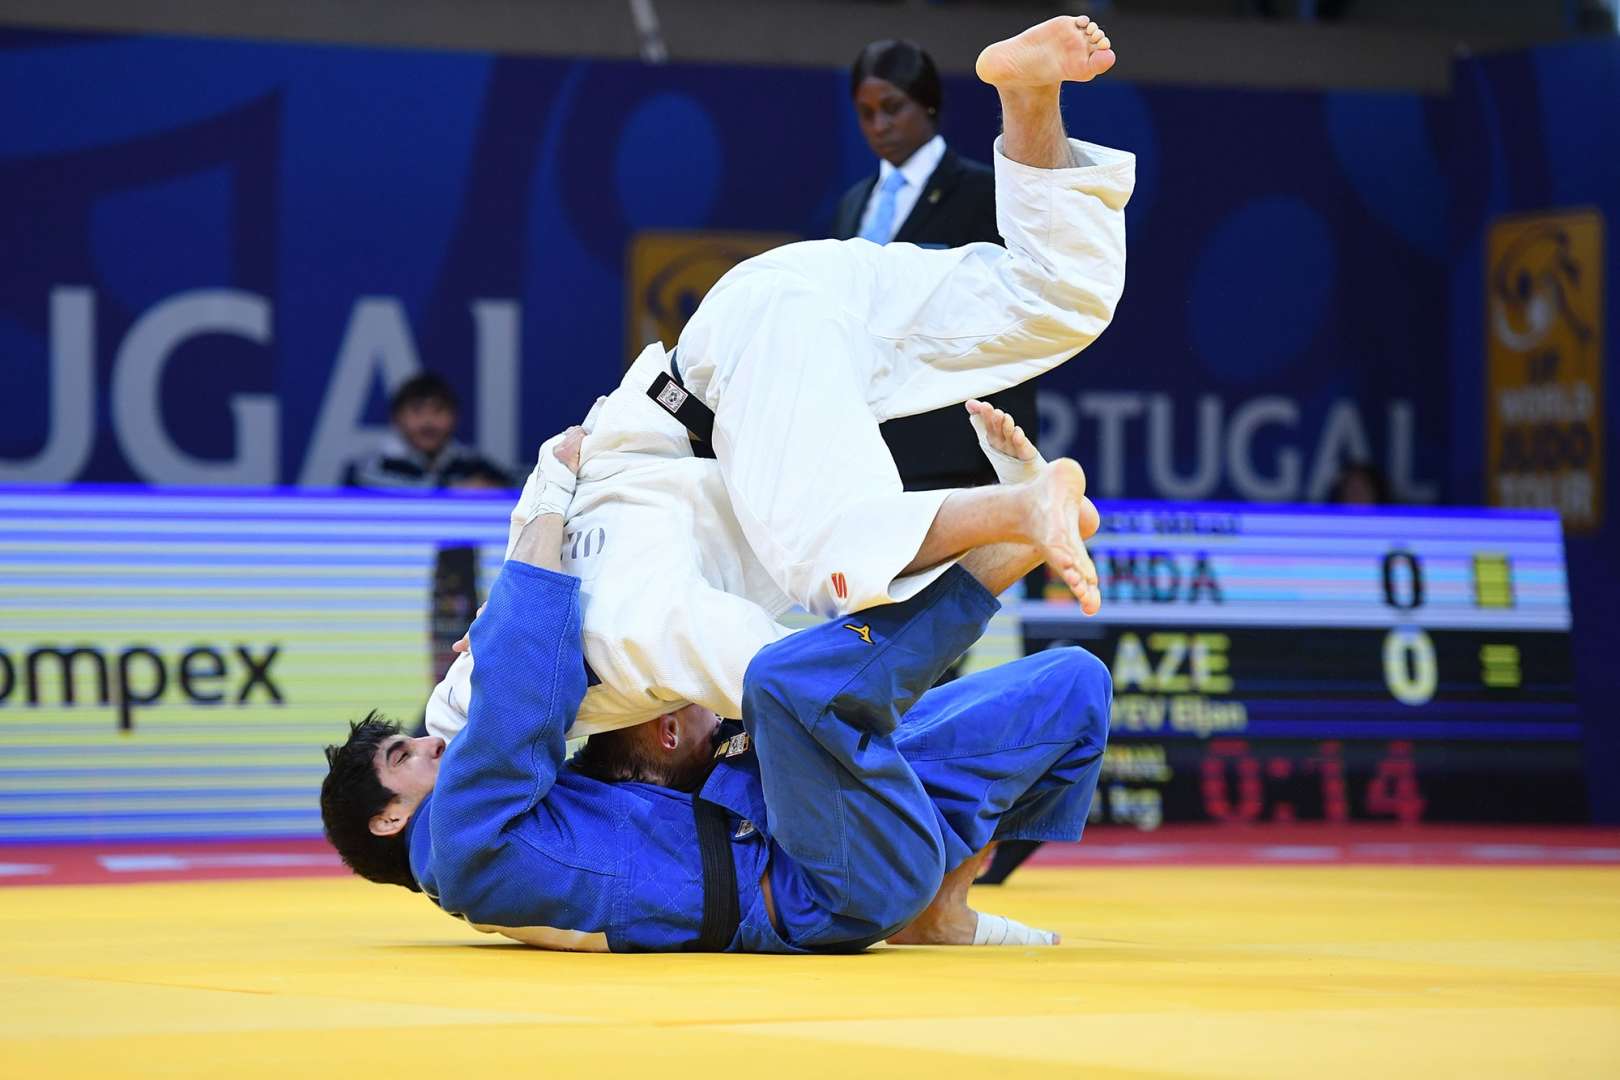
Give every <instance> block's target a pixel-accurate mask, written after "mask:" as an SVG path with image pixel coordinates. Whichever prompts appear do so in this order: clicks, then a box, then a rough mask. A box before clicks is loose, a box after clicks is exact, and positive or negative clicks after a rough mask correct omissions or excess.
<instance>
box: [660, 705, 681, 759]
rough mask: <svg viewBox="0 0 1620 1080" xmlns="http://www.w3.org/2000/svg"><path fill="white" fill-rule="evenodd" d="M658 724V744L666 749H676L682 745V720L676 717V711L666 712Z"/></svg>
mask: <svg viewBox="0 0 1620 1080" xmlns="http://www.w3.org/2000/svg"><path fill="white" fill-rule="evenodd" d="M655 722H656V723H657V724H658V728H657V731H658V745H659V747H660V748H661V749H664V750H676V749H679V748H680V745H681V722H680V721H679V720H677V719H676V718H675V714H674V713H668V712H667V713H665V714H664V715H663V716H660V717H659V718H658V719H657V721H655Z"/></svg>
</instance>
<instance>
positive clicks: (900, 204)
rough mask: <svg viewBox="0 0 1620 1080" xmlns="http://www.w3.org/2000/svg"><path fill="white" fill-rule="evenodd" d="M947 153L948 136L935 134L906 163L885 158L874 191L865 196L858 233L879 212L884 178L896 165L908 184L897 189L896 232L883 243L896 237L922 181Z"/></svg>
mask: <svg viewBox="0 0 1620 1080" xmlns="http://www.w3.org/2000/svg"><path fill="white" fill-rule="evenodd" d="M944 156H945V136H943V135H935V136H934V137H933V138H932V139H929V140H928V141H927V142H925V143H923V144H922V145H921V146H919V147H918V148H917V152H916V153H914V154H912V155H911V156H910V157H908V158H907V159H906V163H905V164H904V165H900V166H895V165H891V164H889V163H888V162H887V161H884V162H883V163H882V164H880V165H879V166H878V178H877V183H875V184H873V185H872V193H871V194H870V195H868V196H867V197H866V209H865V211H863V212H862V214H861V224H860V228H858V229H856V230H855V235H856V236H861V235H863V234H864V233H865V232H866V228H867V226H869V225H871V224H872V218H873V217H874V216H875V215H876V214H877V205H878V199H879V197H880V196H881V193H882V191H883V182H884V181H885V180H887V179H888V178H889V174H890V173H892V172H894V171H895V169H896V168H898V169H899V170H900V175H901V176H904V177H905V178H906V186H905V187H903V188H901V189H900V190H899V191H897V192H895V193H894V232H891V233H890V234H889V235H888V236H885V237H884V238H883V241H884V243H888V242H889V241H890V240H893V239H894V234H895V233H898V232H899V231H900V227H901V226H902V225H904V224H905V223H906V218H908V217H910V216H911V211H912V210H913V209H914V208H915V207H916V205H917V200H918V199H920V198H921V197H922V192H923V185H924V184H926V183H928V178H929V177H930V176H933V175H934V170H935V169H937V168H939V163H940V160H941V159H942V158H944Z"/></svg>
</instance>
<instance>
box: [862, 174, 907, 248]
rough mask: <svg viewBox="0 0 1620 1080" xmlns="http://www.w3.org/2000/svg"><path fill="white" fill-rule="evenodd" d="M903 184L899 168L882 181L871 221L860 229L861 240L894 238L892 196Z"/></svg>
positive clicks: (880, 241)
mask: <svg viewBox="0 0 1620 1080" xmlns="http://www.w3.org/2000/svg"><path fill="white" fill-rule="evenodd" d="M905 186H906V174H905V173H903V172H901V171H900V170H899V169H895V170H894V171H893V172H891V173H890V174H889V178H888V179H887V180H885V181H883V186H882V187H880V188H878V204H877V212H876V213H874V214H873V215H872V223H871V224H870V225H868V226H867V227H866V228H864V229H862V230H861V239H862V240H870V241H872V243H874V244H887V243H888V242H889V241H890V240H892V239H894V197H895V196H896V195H898V194H900V189H901V188H903V187H905Z"/></svg>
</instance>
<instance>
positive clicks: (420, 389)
mask: <svg viewBox="0 0 1620 1080" xmlns="http://www.w3.org/2000/svg"><path fill="white" fill-rule="evenodd" d="M423 401H437V402H439V403H441V404H442V405H444V407H445V408H447V409H449V410H450V411H451V412H460V411H461V406H460V403H459V402H457V400H456V392H455V391H454V390H452V389H451V388H450V384H449V383H447V382H445V381H444V380H443V379H442V378H440V377H439V376H437V375H435V374H433V373H432V372H431V371H424V372H423V373H422V374H420V375H414V376H412V377H411V378H409V379H406V380H405V381H404V382H403V383H401V384H400V387H399V389H398V390H395V391H394V396H393V397H392V398H390V399H389V402H388V414H389V415H390V416H398V415H399V410H401V409H403V408H405V406H407V405H415V404H417V403H419V402H423Z"/></svg>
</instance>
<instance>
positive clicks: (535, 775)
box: [322, 19, 1111, 951]
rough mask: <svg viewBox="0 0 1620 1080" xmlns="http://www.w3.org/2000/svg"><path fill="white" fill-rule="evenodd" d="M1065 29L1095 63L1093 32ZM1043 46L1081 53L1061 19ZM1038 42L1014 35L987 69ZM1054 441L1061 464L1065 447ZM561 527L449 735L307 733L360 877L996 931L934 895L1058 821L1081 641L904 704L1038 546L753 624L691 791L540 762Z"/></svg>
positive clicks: (719, 921) (830, 933)
mask: <svg viewBox="0 0 1620 1080" xmlns="http://www.w3.org/2000/svg"><path fill="white" fill-rule="evenodd" d="M1043 26H1045V27H1047V28H1051V27H1053V26H1057V27H1059V29H1057V30H1053V31H1052V32H1051V33H1049V34H1048V37H1049V38H1052V37H1057V36H1062V35H1068V34H1072V33H1073V32H1074V31H1075V29H1076V24H1075V23H1074V21H1072V20H1069V21H1063V20H1053V21H1052V23H1051V24H1043ZM1078 28H1079V29H1080V32H1081V34H1082V35H1084V34H1087V33H1089V34H1090V36H1091V43H1090V61H1094V60H1095V57H1096V54H1097V51H1098V50H1099V49H1102V50H1106V49H1107V43H1106V39H1100V35H1099V34H1098V33H1097V32H1096V31H1095V29H1094V28H1093V29H1091V30H1089V31H1088V30H1086V29H1085V28H1086V24H1085V21H1084V20H1083V19H1082V20H1079V22H1078ZM1042 29H1043V28H1036V31H1035V32H1032V33H1037V36H1039V33H1038V32H1040V31H1042ZM1028 36H1029V35H1024V36H1021V38H1020V39H1014V41H1013V42H1012V43H1003V46H1006V45H1009V44H1014V45H1015V43H1017V42H1019V41H1022V40H1023V38H1024V37H1028ZM1099 39H1100V41H1101V44H1100V45H1099V43H1098V42H1099ZM1063 49H1064V50H1067V51H1068V52H1070V53H1074V52H1076V51H1078V54H1079V56H1080V57H1081V58H1082V62H1090V61H1087V60H1086V49H1085V47H1084V44H1083V42H1082V45H1081V46H1079V47H1071V46H1070V45H1069V44H1067V43H1065V45H1064V46H1063ZM1053 51H1054V50H1053V49H1050V48H1043V47H1042V46H1041V45H1040V44H1039V43H1037V44H1036V46H1035V48H1034V49H1033V51H1031V50H1029V49H1026V50H1024V52H1023V54H1022V55H1020V54H1019V48H1018V47H1016V45H1015V47H1014V48H1012V49H1011V51H1010V53H1009V52H1004V53H1003V55H1002V57H1001V60H1002V61H1003V73H1004V74H1005V73H1006V71H1008V70H1012V69H1019V68H1020V65H1021V64H1022V63H1024V62H1026V61H1027V62H1030V63H1032V64H1033V66H1034V67H1035V68H1039V67H1040V65H1041V64H1042V63H1045V62H1046V61H1047V60H1050V59H1051V56H1050V55H1036V54H1042V53H1045V54H1050V53H1052V52H1053ZM1058 51H1062V50H1058ZM986 55H989V51H988V50H987V54H986ZM1066 62H1067V61H1058V62H1057V63H1056V64H1054V65H1053V70H1050V71H1042V70H1036V71H1034V73H1033V75H1032V78H1033V80H1034V83H1035V86H1034V88H1033V89H1031V90H1030V91H1029V93H1030V94H1031V95H1032V96H1033V97H1034V98H1037V99H1040V103H1039V105H1038V109H1037V111H1039V112H1042V113H1044V114H1046V115H1047V116H1049V117H1050V119H1051V121H1052V126H1053V128H1054V131H1053V134H1054V136H1055V137H1056V138H1057V139H1058V140H1061V139H1062V132H1061V125H1060V124H1059V123H1057V117H1056V108H1055V105H1056V83H1057V81H1059V80H1058V79H1056V78H1048V76H1051V75H1053V74H1054V72H1055V68H1056V66H1059V65H1061V64H1062V63H1066ZM1109 62H1111V60H1110V61H1109ZM982 67H983V60H982V59H981V68H982ZM1020 70H1021V69H1020ZM981 73H982V72H981ZM1043 79H1044V80H1046V81H1042V80H1043ZM998 88H999V89H1001V90H1002V91H1003V103H1004V105H1006V104H1007V103H1008V101H1009V93H1008V89H1007V87H1006V86H998ZM1014 89H1015V91H1017V92H1018V93H1022V92H1023V91H1021V90H1018V88H1016V87H1015V88H1014ZM1048 90H1049V91H1050V96H1049V97H1048V95H1047V91H1048ZM1014 96H1016V93H1015V94H1014ZM1008 130H1009V133H1010V132H1011V130H1012V127H1011V123H1010V122H1009V127H1008ZM1056 465H1057V466H1067V468H1068V469H1069V470H1070V472H1071V474H1072V475H1073V476H1074V477H1075V478H1076V479H1077V480H1080V481H1081V482H1082V483H1083V479H1082V478H1081V477H1080V474H1079V473H1078V470H1077V468H1076V467H1075V466H1074V465H1073V463H1072V462H1060V463H1056ZM1082 490H1083V489H1082ZM1076 494H1078V492H1076ZM1093 520H1094V517H1093ZM1070 527H1071V528H1072V526H1070ZM560 534H561V517H560V516H559V515H558V514H557V513H550V514H542V515H530V519H529V521H528V524H527V525H526V526H525V527H524V529H523V530H522V533H521V535H520V536H519V537H518V539H517V542H516V544H515V546H514V547H513V549H512V551H511V552H510V556H511V557H510V559H509V562H508V564H507V567H506V570H505V571H504V572H503V574H502V575H501V577H500V579H499V581H498V582H497V584H496V586H495V589H494V591H493V592H492V594H491V601H490V605H489V609H490V610H489V611H488V612H487V613H486V614H485V616H484V617H483V618H481V619H480V620H479V621H478V623H477V624H475V629H474V632H473V646H474V649H475V650H476V651H478V653H479V670H478V671H477V672H476V673H474V675H473V678H472V694H471V698H472V705H471V716H470V719H469V722H468V724H467V729H466V730H465V731H464V732H463V733H462V735H461V736H460V737H459V738H457V739H456V741H455V744H454V746H453V747H452V748H451V749H450V750H449V752H448V754H445V751H444V743H443V741H442V740H439V739H434V738H425V739H419V740H410V739H405V738H403V737H402V736H399V735H398V734H397V733H396V732H395V731H393V730H390V729H389V728H388V727H387V726H385V725H383V724H380V723H374V722H368V723H366V724H363V725H361V726H360V728H359V729H357V730H356V731H355V732H354V734H353V735H352V736H351V738H350V740H349V743H348V744H347V745H346V746H345V747H343V748H342V749H341V750H337V749H334V751H333V752H332V754H331V760H332V775H331V776H330V777H329V778H328V783H327V785H326V786H325V787H324V788H323V805H322V810H323V817H324V819H325V820H326V822H327V825H328V831H329V835H331V836H332V838H333V841H334V843H335V844H336V845H337V846H338V848H339V850H340V851H341V852H343V854H344V856H345V858H346V859H347V860H348V861H349V862H350V865H351V866H353V867H354V868H355V869H356V870H357V871H358V872H360V873H362V874H363V875H364V876H367V877H370V878H372V879H373V880H378V881H386V882H393V883H397V884H403V885H406V886H408V887H412V888H416V887H420V888H422V889H423V890H425V891H427V892H428V893H429V894H430V895H431V896H433V897H434V898H435V899H436V900H437V901H438V902H439V903H440V905H441V906H443V907H445V908H446V909H447V910H450V911H452V912H454V913H456V914H460V915H463V916H465V917H467V918H468V919H469V921H471V922H473V923H475V924H478V925H480V926H481V927H483V928H488V929H499V930H501V931H502V932H505V933H508V934H511V935H512V936H514V937H518V938H520V939H522V940H530V941H534V942H535V943H537V944H544V945H550V946H553V947H563V948H597V949H600V948H609V947H611V948H615V949H676V948H685V949H690V948H705V949H718V948H730V949H744V950H767V951H782V950H792V949H803V950H826V949H851V948H860V947H863V946H864V945H866V944H869V943H871V942H872V941H875V940H879V939H881V938H883V937H891V938H893V939H895V940H906V941H952V942H954V941H962V942H965V941H967V940H974V941H977V940H981V939H982V938H984V937H986V936H989V934H990V933H999V932H1002V931H1004V930H1005V929H1006V926H1007V924H1006V923H1005V922H1003V923H1001V924H1000V929H999V930H998V929H995V928H992V930H991V931H989V932H987V931H986V927H985V925H984V920H978V919H977V917H976V916H973V915H972V913H971V912H969V911H968V909H967V908H966V905H965V903H963V902H961V896H960V895H959V894H958V893H959V892H961V891H965V881H966V879H967V878H969V877H971V866H970V863H971V861H972V856H973V855H974V853H975V852H976V851H978V850H979V849H980V848H982V846H983V845H984V843H985V842H987V841H989V840H990V839H992V837H993V836H1000V837H1016V838H1021V839H1034V840H1040V839H1058V838H1074V837H1076V836H1078V834H1079V830H1080V828H1081V826H1082V824H1083V821H1084V817H1085V811H1086V808H1087V807H1088V806H1089V803H1090V799H1091V795H1092V792H1093V790H1094V787H1095V782H1096V772H1097V769H1098V767H1099V765H1100V756H1101V752H1102V744H1103V742H1104V740H1105V738H1106V716H1107V711H1108V693H1109V691H1108V683H1107V675H1106V671H1105V670H1104V669H1103V668H1102V667H1101V665H1100V664H1099V663H1098V662H1096V661H1095V660H1093V659H1091V658H1090V657H1089V656H1088V655H1086V654H1084V653H1080V652H1073V651H1069V652H1059V653H1051V654H1044V655H1043V656H1040V657H1034V658H1029V659H1027V660H1025V661H1021V662H1020V663H1019V664H1018V665H1014V666H1012V667H1009V668H1005V669H1001V670H999V671H997V672H992V673H989V674H987V675H985V676H980V677H977V678H976V679H974V680H966V681H963V682H962V683H960V684H958V685H956V686H954V687H952V688H949V690H948V691H940V692H937V693H936V694H933V695H930V696H929V697H927V698H926V699H924V700H923V701H922V703H921V704H917V702H918V697H919V695H920V694H921V692H922V690H923V688H925V687H927V686H928V685H929V684H930V683H931V682H932V681H933V680H934V678H935V677H937V675H938V673H939V671H940V670H943V668H944V667H945V666H947V665H948V664H950V663H951V662H952V661H953V660H954V658H955V657H956V656H957V655H958V654H959V653H960V652H961V650H962V649H963V648H965V647H966V646H967V645H968V644H969V643H971V641H972V640H973V639H974V638H976V637H977V636H978V634H979V633H980V631H982V628H983V620H984V619H985V618H987V617H988V615H989V613H990V612H991V611H992V610H994V607H995V602H994V599H993V595H992V594H991V593H990V592H987V591H986V589H985V586H986V585H989V586H990V587H991V589H992V590H994V591H999V590H1000V589H1001V588H1004V587H1005V586H1006V585H1008V584H1010V583H1011V582H1012V581H1014V580H1016V579H1017V578H1018V577H1019V576H1021V575H1022V573H1023V572H1024V571H1025V570H1026V569H1028V568H1029V566H1031V565H1033V564H1035V563H1037V562H1039V561H1040V557H1041V554H1040V552H1037V551H1035V550H1033V549H1030V548H1026V547H1019V546H1016V545H1014V546H1007V545H1001V546H997V547H991V548H987V549H980V550H978V551H974V552H970V553H969V554H968V555H967V556H966V557H965V558H964V559H963V560H962V563H961V566H959V567H956V568H953V569H951V570H949V571H947V572H945V573H944V574H943V575H942V576H939V577H937V578H936V579H935V580H933V582H932V583H931V584H930V585H928V586H927V588H925V589H924V590H923V591H922V592H920V593H917V594H916V595H914V596H912V597H911V598H910V599H909V600H907V601H906V602H904V603H902V604H897V605H883V606H879V607H876V608H871V609H868V610H865V611H862V612H860V613H859V614H858V615H856V616H851V617H849V621H839V620H835V621H833V622H831V623H828V624H826V625H824V626H823V627H821V628H819V629H817V630H812V631H808V632H805V633H803V634H800V635H795V636H794V637H791V638H788V639H785V640H783V641H781V642H778V643H776V644H774V645H770V646H767V647H766V648H765V649H763V650H762V651H761V652H759V653H758V654H757V655H756V656H755V658H754V660H753V662H752V663H750V664H749V665H748V669H747V675H746V677H745V679H744V683H745V685H744V695H743V700H742V705H743V708H742V712H743V714H744V723H745V725H746V726H747V728H748V731H749V734H750V735H751V736H752V737H753V740H754V746H753V750H752V752H745V753H738V754H736V755H735V758H734V759H733V758H732V757H727V759H726V760H725V761H723V762H721V763H720V764H719V765H717V766H715V767H714V769H713V772H712V773H710V774H709V775H708V777H707V780H706V781H705V783H704V784H703V787H702V791H701V794H700V797H699V798H697V799H695V800H694V799H691V798H690V797H688V796H686V795H684V794H682V793H681V792H679V791H677V790H674V789H672V788H669V787H661V786H656V785H648V784H618V785H607V784H602V783H600V782H599V781H596V780H593V779H591V778H590V777H588V776H586V775H584V773H583V772H581V771H580V770H578V769H569V768H563V767H562V766H563V760H562V759H563V746H564V742H563V740H564V732H565V731H566V730H567V728H568V726H569V725H570V724H571V723H572V721H573V717H574V713H575V710H576V709H577V707H578V704H579V701H580V698H581V696H582V695H583V692H584V666H583V662H582V660H581V657H580V653H579V609H578V595H577V593H578V586H577V584H576V583H573V582H572V579H569V578H566V577H564V576H562V575H559V574H556V573H555V572H554V571H555V568H556V567H557V566H558V565H559V564H560V560H559V558H558V553H559V548H560ZM986 539H989V540H994V539H998V537H994V536H991V537H987V538H986ZM1005 539H1008V540H1012V539H1028V537H1027V536H1021V535H1018V534H1014V535H1009V536H1007V537H1005ZM1070 569H1072V567H1071V568H1070ZM548 571H551V572H549V573H548ZM1064 576H1065V578H1066V579H1067V578H1069V577H1070V576H1071V574H1069V573H1065V575H1064ZM1070 584H1071V586H1072V585H1074V584H1075V583H1074V582H1073V581H1071V582H1070ZM913 705H916V707H915V708H911V706H913ZM908 709H910V714H909V716H908V722H907V723H906V724H904V725H903V726H901V725H900V724H899V721H900V718H901V717H902V716H903V715H907V710H908ZM441 754H444V755H445V756H444V760H443V766H444V768H443V772H442V774H441V772H440V769H439V764H440V761H439V759H440V755H441ZM367 807H369V809H367ZM367 834H369V836H370V837H371V839H372V840H374V841H376V843H375V844H370V845H368V844H367V843H366V842H365V836H366V835H367ZM356 841H359V842H356ZM368 847H369V848H370V850H367V848H368ZM947 869H949V870H951V879H954V880H955V881H956V882H958V883H960V890H956V889H955V886H953V885H951V884H950V880H951V879H948V878H947V876H946V870H947ZM964 870H966V871H967V873H966V874H964V873H963V871H964ZM942 885H946V886H947V887H946V888H944V889H943V890H942V888H941V886H942ZM953 896H954V898H955V901H956V902H955V903H954V904H953V903H951V902H950V901H951V899H952V897H953ZM930 899H936V903H935V904H933V905H932V906H930V904H929V901H930ZM964 919H966V920H968V921H969V922H970V923H971V925H970V926H969V930H970V931H971V932H970V934H969V935H968V936H963V920H964Z"/></svg>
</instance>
